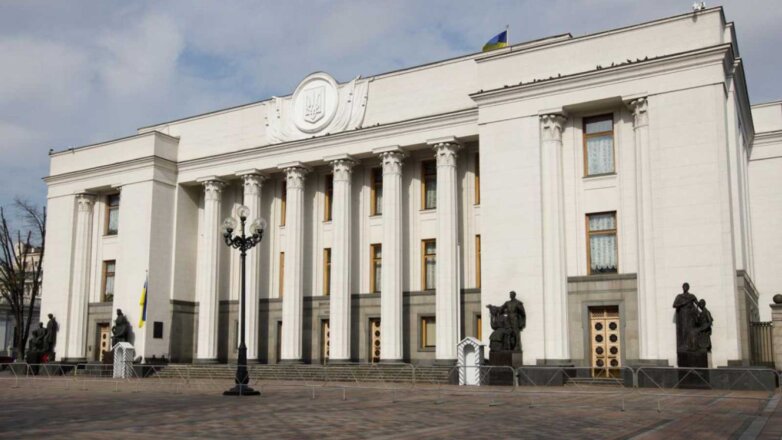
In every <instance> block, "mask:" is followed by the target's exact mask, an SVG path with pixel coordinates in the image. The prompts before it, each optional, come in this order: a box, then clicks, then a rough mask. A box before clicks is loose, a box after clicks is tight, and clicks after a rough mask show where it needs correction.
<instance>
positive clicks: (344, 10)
mask: <svg viewBox="0 0 782 440" xmlns="http://www.w3.org/2000/svg"><path fill="white" fill-rule="evenodd" d="M691 3H692V2H691V1H683V0H656V1H630V0H585V1H576V0H568V1H564V0H548V1H475V0H433V1H426V2H424V1H412V0H409V1H408V0H395V1H393V2H391V1H372V0H366V1H325V0H322V1H318V0H312V1H306V2H305V1H295V0H291V1H278V2H263V1H241V0H222V1H207V0H201V1H184V0H181V1H179V0H170V1H165V2H157V1H133V2H130V1H125V0H122V1H120V0H100V1H99V0H93V1H82V0H69V1H67V2H66V1H53V0H52V1H39V0H18V1H17V0H3V1H2V2H1V3H0V60H2V68H1V69H0V155H2V156H1V157H2V160H1V161H0V206H2V205H7V204H9V203H10V202H11V201H12V200H13V198H14V197H15V196H20V197H23V198H26V199H29V200H31V201H33V202H36V203H38V204H43V203H45V199H46V187H45V185H44V184H43V182H42V181H41V178H42V177H43V176H45V175H46V174H47V172H48V155H47V152H48V151H49V149H50V148H53V149H55V150H60V149H64V148H68V147H71V146H79V145H85V144H89V143H94V142H98V141H101V140H107V139H112V138H117V137H121V136H126V135H130V134H133V133H134V132H135V130H136V129H137V128H138V127H142V126H145V125H150V124H154V123H157V122H162V121H167V120H172V119H177V118H180V117H185V116H189V115H194V114H198V113H203V112H207V111H211V110H216V109H219V108H223V107H228V106H233V105H238V104H243V103H247V102H253V101H258V100H261V99H264V98H266V97H269V96H272V95H283V94H288V93H290V92H291V91H292V89H293V88H295V86H296V84H297V83H298V82H299V81H300V80H301V79H302V78H303V77H305V76H306V75H307V74H309V73H311V72H313V71H316V70H323V71H326V72H329V73H331V74H332V75H334V77H336V78H337V79H338V80H340V81H345V80H348V79H351V78H353V77H355V76H357V75H364V76H367V75H372V74H376V73H380V72H385V71H388V70H394V69H399V68H403V67H409V66H415V65H418V64H422V63H426V62H431V61H436V60H439V59H443V58H448V57H453V56H458V55H463V54H467V53H472V52H475V51H478V50H480V48H481V46H482V45H483V44H484V43H485V42H486V41H487V40H488V39H489V38H491V37H492V36H494V35H495V34H496V33H498V32H500V31H502V30H503V29H504V28H505V25H506V24H507V25H510V32H509V41H510V43H518V42H522V41H526V40H532V39H537V38H541V37H545V36H549V35H555V34H560V33H566V32H570V33H571V34H573V35H583V34H585V33H591V32H597V31H601V30H606V29H612V28H617V27H621V26H627V25H631V24H635V23H639V22H643V21H649V20H654V19H657V18H662V17H666V16H671V15H676V14H680V13H685V12H689V11H690V10H691V6H690V5H691ZM716 5H717V4H716V3H715V4H711V3H709V4H708V5H707V6H716ZM722 5H723V6H724V8H725V14H726V17H727V19H728V20H729V21H735V22H736V28H737V33H738V40H739V48H740V50H741V54H742V57H743V58H744V61H745V69H746V72H747V76H748V82H749V93H750V97H751V100H752V102H753V103H759V102H766V101H771V100H777V99H782V85H781V84H780V81H779V78H780V77H779V73H778V72H780V71H781V70H782V52H780V50H779V48H780V47H782V32H780V28H779V23H782V8H779V7H778V0H777V1H774V0H730V1H725V2H723V3H722ZM259 123H260V122H259Z"/></svg>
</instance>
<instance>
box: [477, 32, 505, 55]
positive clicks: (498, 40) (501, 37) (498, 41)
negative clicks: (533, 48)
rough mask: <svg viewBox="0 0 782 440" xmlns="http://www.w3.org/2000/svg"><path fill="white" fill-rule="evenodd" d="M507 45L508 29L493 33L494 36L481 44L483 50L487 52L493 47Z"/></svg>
mask: <svg viewBox="0 0 782 440" xmlns="http://www.w3.org/2000/svg"><path fill="white" fill-rule="evenodd" d="M507 45H508V30H507V29H505V30H504V31H502V32H500V33H499V34H497V35H495V36H494V38H492V39H491V40H489V41H488V42H486V44H484V45H483V52H488V51H490V50H494V49H500V48H503V47H505V46H507Z"/></svg>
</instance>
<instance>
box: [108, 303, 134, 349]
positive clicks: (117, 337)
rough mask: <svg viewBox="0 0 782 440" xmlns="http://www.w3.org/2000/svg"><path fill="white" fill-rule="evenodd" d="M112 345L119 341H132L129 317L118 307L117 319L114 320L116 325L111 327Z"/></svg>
mask: <svg viewBox="0 0 782 440" xmlns="http://www.w3.org/2000/svg"><path fill="white" fill-rule="evenodd" d="M111 334H112V337H111V346H112V347H113V346H115V345H117V343H118V342H130V341H128V339H129V337H130V323H129V322H128V318H126V317H125V315H124V314H122V310H121V309H117V319H115V320H114V326H113V327H112V328H111Z"/></svg>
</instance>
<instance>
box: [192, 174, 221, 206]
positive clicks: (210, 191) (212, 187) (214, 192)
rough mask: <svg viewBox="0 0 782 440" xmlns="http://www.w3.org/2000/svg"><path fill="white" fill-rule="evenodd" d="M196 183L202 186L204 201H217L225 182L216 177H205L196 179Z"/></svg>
mask: <svg viewBox="0 0 782 440" xmlns="http://www.w3.org/2000/svg"><path fill="white" fill-rule="evenodd" d="M198 182H199V183H200V184H202V185H203V186H204V196H205V197H206V200H213V199H214V200H219V199H220V194H221V193H222V192H223V188H224V187H225V182H223V181H222V180H220V179H218V178H217V177H205V178H203V179H198Z"/></svg>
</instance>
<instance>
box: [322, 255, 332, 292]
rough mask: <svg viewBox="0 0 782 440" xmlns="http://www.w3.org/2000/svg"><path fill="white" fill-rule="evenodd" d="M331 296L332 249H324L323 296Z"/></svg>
mask: <svg viewBox="0 0 782 440" xmlns="http://www.w3.org/2000/svg"><path fill="white" fill-rule="evenodd" d="M329 295H331V248H323V296H329Z"/></svg>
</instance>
